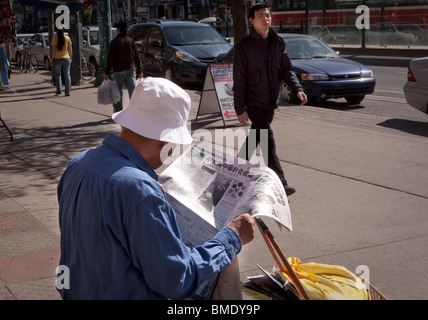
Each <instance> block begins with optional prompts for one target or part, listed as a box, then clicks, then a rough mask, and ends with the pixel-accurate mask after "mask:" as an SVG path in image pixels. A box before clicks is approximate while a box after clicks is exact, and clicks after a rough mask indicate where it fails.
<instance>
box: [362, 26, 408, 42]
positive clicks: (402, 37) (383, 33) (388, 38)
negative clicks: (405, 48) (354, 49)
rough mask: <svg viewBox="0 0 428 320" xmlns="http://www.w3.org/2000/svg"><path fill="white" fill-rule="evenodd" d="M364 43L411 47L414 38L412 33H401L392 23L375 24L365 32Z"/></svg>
mask: <svg viewBox="0 0 428 320" xmlns="http://www.w3.org/2000/svg"><path fill="white" fill-rule="evenodd" d="M366 32H367V33H366V34H367V35H366V43H367V44H375V45H413V44H415V42H416V36H415V35H414V34H412V33H408V32H401V31H399V30H398V29H397V26H396V25H395V24H392V23H383V24H381V23H375V24H372V25H370V29H369V30H367V31H366Z"/></svg>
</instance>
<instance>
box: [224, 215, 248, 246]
mask: <svg viewBox="0 0 428 320" xmlns="http://www.w3.org/2000/svg"><path fill="white" fill-rule="evenodd" d="M254 223H255V220H254V219H253V218H251V216H250V215H249V214H248V213H244V214H241V215H240V216H239V217H237V218H235V219H234V220H232V221H231V222H229V223H228V224H227V225H226V226H227V227H229V228H231V229H233V230H234V231H235V232H236V233H237V234H238V236H239V237H240V238H241V242H242V244H247V243H249V242H250V241H251V240H253V239H254Z"/></svg>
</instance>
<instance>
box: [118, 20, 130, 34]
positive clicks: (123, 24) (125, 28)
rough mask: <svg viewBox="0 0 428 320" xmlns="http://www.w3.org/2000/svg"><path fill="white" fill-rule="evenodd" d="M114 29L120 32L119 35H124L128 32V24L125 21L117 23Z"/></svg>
mask: <svg viewBox="0 0 428 320" xmlns="http://www.w3.org/2000/svg"><path fill="white" fill-rule="evenodd" d="M116 28H118V29H119V30H120V33H122V34H126V33H127V31H128V24H127V23H126V22H125V21H119V23H118V24H117V25H116Z"/></svg>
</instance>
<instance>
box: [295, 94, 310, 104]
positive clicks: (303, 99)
mask: <svg viewBox="0 0 428 320" xmlns="http://www.w3.org/2000/svg"><path fill="white" fill-rule="evenodd" d="M297 98H299V100H300V101H302V103H301V104H300V105H301V106H303V105H304V104H305V103H306V102H308V97H307V96H306V94H305V93H304V92H303V91H300V92H298V93H297Z"/></svg>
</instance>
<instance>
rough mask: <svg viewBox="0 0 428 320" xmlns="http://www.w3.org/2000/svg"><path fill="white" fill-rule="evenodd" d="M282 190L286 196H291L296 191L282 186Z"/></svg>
mask: <svg viewBox="0 0 428 320" xmlns="http://www.w3.org/2000/svg"><path fill="white" fill-rule="evenodd" d="M284 190H285V194H286V195H287V197H288V196H291V195H292V194H293V193H295V192H296V189H294V188H292V187H290V186H288V185H286V184H284Z"/></svg>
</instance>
